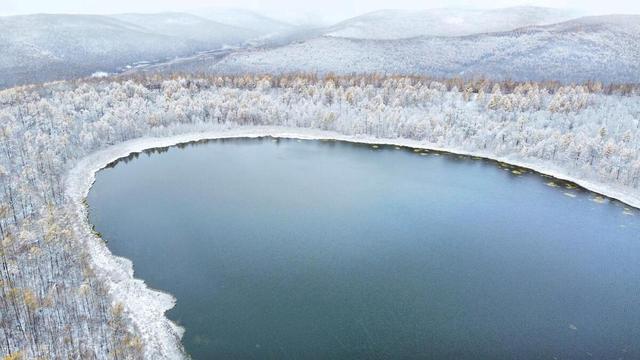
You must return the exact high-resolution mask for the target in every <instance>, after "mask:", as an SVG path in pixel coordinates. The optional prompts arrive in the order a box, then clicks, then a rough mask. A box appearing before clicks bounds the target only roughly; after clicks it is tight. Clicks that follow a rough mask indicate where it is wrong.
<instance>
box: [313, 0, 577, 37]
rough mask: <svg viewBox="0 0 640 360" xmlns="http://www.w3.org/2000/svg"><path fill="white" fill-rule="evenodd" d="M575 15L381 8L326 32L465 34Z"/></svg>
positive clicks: (343, 34) (527, 10) (521, 10)
mask: <svg viewBox="0 0 640 360" xmlns="http://www.w3.org/2000/svg"><path fill="white" fill-rule="evenodd" d="M575 17H576V14H575V13H574V12H572V11H567V10H560V9H551V8H544V7H533V6H519V7H510V8H504V9H490V10H461V9H449V8H444V9H432V10H421V11H413V10H380V11H375V12H371V13H368V14H364V15H361V16H357V17H354V18H351V19H348V20H345V21H343V22H341V23H339V24H336V25H334V26H332V27H329V28H328V29H326V31H325V35H328V36H335V37H347V38H353V39H403V38H412V37H417V36H464V35H472V34H480V33H488V32H498V31H508V30H513V29H516V28H520V27H525V26H532V25H545V24H553V23H558V22H561V21H566V20H569V19H572V18H575Z"/></svg>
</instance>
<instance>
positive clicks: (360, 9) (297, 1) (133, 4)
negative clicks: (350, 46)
mask: <svg viewBox="0 0 640 360" xmlns="http://www.w3.org/2000/svg"><path fill="white" fill-rule="evenodd" d="M517 5H537V6H548V7H557V8H569V9H574V10H580V11H583V12H584V13H587V14H612V13H624V14H640V1H639V0H607V1H605V0H476V1H471V0H351V1H348V0H262V1H259V0H0V15H15V14H30V13H73V14H77V13H85V14H109V13H120V12H161V11H184V10H193V9H197V8H203V7H233V8H244V9H250V10H254V11H257V12H260V13H262V14H264V15H268V16H272V17H276V18H280V19H284V20H294V21H302V20H303V19H307V20H311V21H313V22H327V21H337V20H342V19H345V18H348V17H352V16H356V15H360V14H362V13H365V12H368V11H373V10H379V9H430V8H438V7H457V8H496V7H508V6H517Z"/></svg>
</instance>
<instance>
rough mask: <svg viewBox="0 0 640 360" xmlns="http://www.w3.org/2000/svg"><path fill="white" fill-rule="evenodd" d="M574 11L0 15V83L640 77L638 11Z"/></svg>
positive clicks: (606, 79) (632, 79)
mask: <svg viewBox="0 0 640 360" xmlns="http://www.w3.org/2000/svg"><path fill="white" fill-rule="evenodd" d="M572 14H573V13H572V12H568V11H564V10H557V9H549V8H540V7H512V8H505V9H492V10H452V9H435V10H424V11H406V10H381V11H377V12H373V13H369V14H364V15H361V16H358V17H355V18H352V19H348V20H345V21H342V22H340V23H338V24H336V25H333V26H329V27H320V28H313V27H306V28H305V27H299V26H293V25H290V24H287V23H284V22H281V21H278V20H274V19H270V18H268V17H265V16H262V15H260V14H257V13H254V12H251V11H245V10H233V9H232V10H215V9H214V10H202V11H198V14H193V13H172V12H167V13H156V14H117V15H48V14H39V15H24V16H9V17H0V54H2V55H0V88H1V87H8V86H13V85H16V84H24V83H37V82H43V81H50V80H57V79H65V78H76V77H82V76H89V75H91V74H92V73H94V72H97V71H106V72H114V71H117V70H119V69H123V68H124V67H125V66H127V65H133V66H134V67H133V69H132V70H130V71H134V72H135V71H143V70H144V71H155V72H163V71H164V72H173V71H181V72H209V73H214V72H215V73H245V72H259V73H285V72H313V73H329V72H332V73H338V74H350V73H372V72H377V73H386V74H424V75H430V76H436V77H452V76H462V77H477V76H484V77H489V78H493V79H496V80H498V79H514V80H558V81H563V82H581V81H587V80H600V81H603V82H640V49H639V48H640V16H638V15H607V16H591V17H580V18H572V16H573V15H572ZM224 49H227V50H224ZM176 58H177V59H176ZM147 63H153V64H156V65H155V66H147V65H146V64H147Z"/></svg>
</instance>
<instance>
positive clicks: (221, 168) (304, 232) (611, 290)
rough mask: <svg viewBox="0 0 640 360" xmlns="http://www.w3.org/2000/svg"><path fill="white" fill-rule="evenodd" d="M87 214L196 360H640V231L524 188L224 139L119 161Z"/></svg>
mask: <svg viewBox="0 0 640 360" xmlns="http://www.w3.org/2000/svg"><path fill="white" fill-rule="evenodd" d="M128 160H130V161H128ZM88 201H89V206H90V220H91V222H92V223H93V224H94V225H95V228H96V230H97V231H98V232H100V233H101V234H102V236H103V238H104V239H105V240H106V241H108V246H109V248H110V249H111V250H112V251H113V253H115V254H117V255H120V256H124V257H127V258H129V259H131V260H132V261H133V263H134V265H135V272H136V277H138V278H142V279H144V280H145V281H146V282H147V283H148V284H149V285H150V286H151V287H153V288H157V289H162V290H165V291H167V292H169V293H171V294H173V295H174V296H175V297H176V298H177V306H176V307H175V308H174V309H173V310H171V311H170V312H169V313H168V316H169V318H171V319H172V320H174V321H176V322H177V323H179V324H180V325H182V326H184V327H185V329H186V333H185V336H184V345H185V347H186V350H187V351H188V352H189V353H190V354H191V355H192V356H193V357H194V358H195V359H212V358H221V359H364V358H367V359H399V358H402V359H414V358H432V359H554V358H557V359H588V358H594V359H619V358H622V359H638V358H640V213H639V212H637V211H636V210H633V209H628V208H625V206H624V205H623V204H620V203H617V202H615V201H610V200H608V199H604V198H600V197H597V196H596V195H595V194H593V193H590V192H587V191H584V190H580V189H576V188H574V187H573V186H572V185H571V184H567V183H563V182H560V181H556V180H553V179H551V178H547V177H543V176H540V175H538V174H535V173H532V172H529V171H526V170H524V169H515V168H510V167H506V166H501V165H500V164H498V163H495V162H491V161H485V160H478V159H472V158H466V157H459V156H456V155H446V154H438V153H434V152H416V151H414V150H413V149H410V148H396V147H393V146H380V147H378V148H374V147H373V146H371V145H363V144H351V143H344V142H334V141H297V140H286V139H281V140H274V139H272V138H263V139H230V140H216V141H209V142H205V143H198V144H191V145H186V146H180V147H172V148H169V149H163V150H160V151H154V152H148V153H143V154H140V155H139V156H134V157H131V158H129V159H127V161H119V162H117V163H116V164H115V165H114V166H112V167H110V168H107V169H105V170H102V171H100V172H99V174H98V176H97V179H96V183H95V185H94V186H93V188H92V189H91V192H90V194H89V199H88Z"/></svg>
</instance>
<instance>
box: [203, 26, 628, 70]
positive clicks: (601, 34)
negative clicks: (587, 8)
mask: <svg viewBox="0 0 640 360" xmlns="http://www.w3.org/2000/svg"><path fill="white" fill-rule="evenodd" d="M208 70H210V71H217V72H224V73H241V72H259V73H285V72H318V73H328V72H333V73H338V74H349V73H371V72H378V73H388V74H426V75H431V76H443V77H444V76H446V77H450V76H464V77H473V76H486V77H489V78H493V79H515V80H559V81H565V82H573V81H587V80H600V81H603V82H640V16H637V15H612V16H598V17H584V18H579V19H576V20H571V21H568V22H563V23H559V24H554V25H548V26H530V27H524V28H520V29H516V30H512V31H507V32H497V33H488V34H477V35H469V36H459V37H417V38H411V39H398V40H367V39H348V38H337V37H333V36H322V37H318V38H315V39H312V40H309V41H304V42H300V43H296V44H291V45H288V46H284V47H279V48H275V49H266V50H253V51H243V52H238V53H236V54H232V55H231V56H229V57H227V58H225V59H224V60H222V61H221V62H219V63H217V64H214V65H211V66H210V68H209V69H208Z"/></svg>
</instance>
